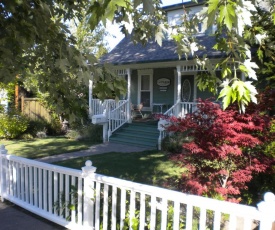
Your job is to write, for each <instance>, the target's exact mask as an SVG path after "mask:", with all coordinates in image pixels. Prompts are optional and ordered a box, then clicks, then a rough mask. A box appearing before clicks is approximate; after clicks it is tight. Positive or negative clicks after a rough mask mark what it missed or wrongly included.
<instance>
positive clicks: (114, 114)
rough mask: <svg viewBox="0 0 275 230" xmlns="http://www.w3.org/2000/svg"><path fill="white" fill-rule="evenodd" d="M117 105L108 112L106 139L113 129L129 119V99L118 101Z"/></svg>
mask: <svg viewBox="0 0 275 230" xmlns="http://www.w3.org/2000/svg"><path fill="white" fill-rule="evenodd" d="M118 104H119V106H118V107H116V108H115V109H113V110H110V111H109V113H108V120H109V128H108V141H109V137H110V136H111V135H112V133H113V132H114V131H116V130H117V129H119V128H120V127H121V126H122V125H124V124H125V123H127V121H128V120H129V116H128V114H129V106H130V104H129V100H123V101H119V102H118Z"/></svg>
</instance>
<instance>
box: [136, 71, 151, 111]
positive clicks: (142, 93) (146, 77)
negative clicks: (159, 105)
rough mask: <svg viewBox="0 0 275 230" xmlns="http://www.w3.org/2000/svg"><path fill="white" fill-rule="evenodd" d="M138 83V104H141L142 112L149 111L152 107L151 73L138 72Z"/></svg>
mask: <svg viewBox="0 0 275 230" xmlns="http://www.w3.org/2000/svg"><path fill="white" fill-rule="evenodd" d="M138 77H139V81H138V103H142V104H143V110H145V111H146V110H147V111H150V110H151V107H152V98H153V97H152V95H153V92H152V91H153V88H152V72H151V71H148V70H147V71H146V70H144V71H142V70H140V71H139V76H138Z"/></svg>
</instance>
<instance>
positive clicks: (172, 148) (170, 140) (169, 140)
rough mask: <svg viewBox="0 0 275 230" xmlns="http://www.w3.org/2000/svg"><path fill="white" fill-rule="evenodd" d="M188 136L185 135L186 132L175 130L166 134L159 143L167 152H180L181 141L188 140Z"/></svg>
mask: <svg viewBox="0 0 275 230" xmlns="http://www.w3.org/2000/svg"><path fill="white" fill-rule="evenodd" d="M190 141H191V140H190V137H188V136H187V134H186V132H184V133H180V132H176V133H173V134H171V135H167V136H166V137H165V138H164V139H163V141H162V143H161V145H162V149H163V150H164V151H166V152H169V153H181V152H182V145H183V143H186V142H190Z"/></svg>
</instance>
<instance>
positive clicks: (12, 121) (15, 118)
mask: <svg viewBox="0 0 275 230" xmlns="http://www.w3.org/2000/svg"><path fill="white" fill-rule="evenodd" d="M28 123H29V121H28V119H27V118H26V117H25V116H23V115H19V114H17V113H10V114H0V138H6V139H15V138H17V137H19V136H20V135H22V134H23V133H24V132H25V131H26V130H27V128H28Z"/></svg>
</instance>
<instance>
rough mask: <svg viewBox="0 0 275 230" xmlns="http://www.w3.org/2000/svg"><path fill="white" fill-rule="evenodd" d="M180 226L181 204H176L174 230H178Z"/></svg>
mask: <svg viewBox="0 0 275 230" xmlns="http://www.w3.org/2000/svg"><path fill="white" fill-rule="evenodd" d="M179 225H180V203H179V202H177V201H175V202H174V213H173V230H178V229H179Z"/></svg>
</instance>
